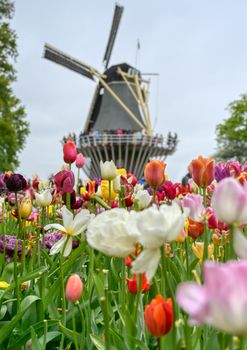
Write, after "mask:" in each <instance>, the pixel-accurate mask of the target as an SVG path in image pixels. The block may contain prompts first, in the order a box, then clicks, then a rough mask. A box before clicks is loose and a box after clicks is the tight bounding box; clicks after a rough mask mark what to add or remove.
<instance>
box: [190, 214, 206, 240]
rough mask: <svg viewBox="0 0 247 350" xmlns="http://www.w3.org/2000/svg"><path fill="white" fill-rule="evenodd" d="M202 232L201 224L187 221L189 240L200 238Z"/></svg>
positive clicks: (202, 225) (202, 226)
mask: <svg viewBox="0 0 247 350" xmlns="http://www.w3.org/2000/svg"><path fill="white" fill-rule="evenodd" d="M203 232H204V224H203V222H198V221H193V220H191V219H189V225H188V236H190V237H191V238H194V239H196V238H198V237H199V236H201V235H202V234H203Z"/></svg>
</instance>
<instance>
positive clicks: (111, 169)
mask: <svg viewBox="0 0 247 350" xmlns="http://www.w3.org/2000/svg"><path fill="white" fill-rule="evenodd" d="M100 172H101V177H102V179H104V180H113V179H115V177H116V176H117V168H116V165H115V164H114V162H113V160H111V161H110V162H108V161H106V162H104V163H103V162H102V160H101V161H100Z"/></svg>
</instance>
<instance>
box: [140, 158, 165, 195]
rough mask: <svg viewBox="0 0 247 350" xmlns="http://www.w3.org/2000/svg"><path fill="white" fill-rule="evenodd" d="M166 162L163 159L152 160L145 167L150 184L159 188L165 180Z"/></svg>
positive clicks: (146, 177) (146, 178)
mask: <svg viewBox="0 0 247 350" xmlns="http://www.w3.org/2000/svg"><path fill="white" fill-rule="evenodd" d="M165 168H166V163H164V162H163V161H161V160H151V161H150V162H149V163H147V164H146V166H145V169H144V178H145V180H146V182H147V183H148V185H149V186H150V187H152V188H155V189H157V188H158V187H159V186H161V185H162V184H163V182H164V181H165Z"/></svg>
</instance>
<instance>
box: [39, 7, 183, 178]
mask: <svg viewBox="0 0 247 350" xmlns="http://www.w3.org/2000/svg"><path fill="white" fill-rule="evenodd" d="M122 13H123V7H122V6H120V5H118V4H116V5H115V11H114V15H113V21H112V26H111V31H110V35H109V38H108V42H107V45H106V50H105V54H104V57H103V64H104V72H103V73H100V72H99V71H98V70H97V69H96V68H94V67H92V66H90V65H88V64H85V63H83V62H81V61H79V60H77V59H75V58H73V57H71V56H70V55H68V54H66V53H64V52H62V51H60V50H58V49H56V48H55V47H53V46H51V45H48V44H45V46H44V57H45V58H46V59H48V60H50V61H53V62H55V63H57V64H60V65H62V66H64V67H66V68H68V69H70V70H72V71H74V72H76V73H78V74H81V75H83V76H85V77H86V78H89V79H91V80H93V81H97V85H96V89H95V93H94V96H93V99H92V103H91V106H90V108H89V113H88V116H87V118H86V121H85V125H84V129H83V131H82V132H81V134H80V136H79V144H78V145H77V146H78V148H79V150H80V151H81V152H82V153H83V154H84V156H85V157H86V158H87V159H88V162H87V164H86V167H85V168H84V171H85V173H86V174H87V175H88V176H89V177H90V178H92V177H99V176H100V167H99V163H100V160H102V161H106V160H111V159H112V160H113V161H114V162H115V163H116V165H117V166H118V167H124V168H126V169H127V170H128V172H133V173H134V174H135V175H136V176H138V177H141V176H142V174H143V167H144V165H145V163H146V162H147V161H149V160H150V159H153V158H156V159H162V160H163V159H165V158H166V156H167V155H170V154H172V153H173V152H174V151H175V149H176V145H177V142H178V141H177V135H176V134H175V135H174V136H173V135H171V133H168V136H167V138H166V139H164V137H163V136H162V135H160V136H157V135H154V134H153V130H152V126H151V119H150V114H149V108H148V89H149V84H150V80H145V79H143V77H142V74H141V72H140V71H139V70H138V69H136V68H135V67H132V66H130V65H129V64H127V63H121V64H117V65H113V66H110V67H109V62H110V59H111V54H112V50H113V46H114V43H115V39H116V36H117V32H118V28H119V24H120V20H121V17H122Z"/></svg>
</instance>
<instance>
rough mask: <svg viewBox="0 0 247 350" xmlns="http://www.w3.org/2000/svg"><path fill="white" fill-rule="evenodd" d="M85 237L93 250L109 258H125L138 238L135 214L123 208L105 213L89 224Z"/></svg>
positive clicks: (133, 247)
mask: <svg viewBox="0 0 247 350" xmlns="http://www.w3.org/2000/svg"><path fill="white" fill-rule="evenodd" d="M86 236H87V241H88V243H89V245H90V246H91V247H93V248H94V249H97V250H99V251H100V252H102V253H104V254H106V255H109V256H117V257H122V258H123V257H126V256H127V255H129V254H130V253H131V252H133V250H134V249H135V243H136V242H137V241H138V238H139V234H138V231H137V229H136V227H135V213H130V212H128V211H127V210H126V209H123V208H115V209H112V210H108V211H105V212H103V213H101V214H99V215H97V216H96V217H95V218H94V219H93V220H92V221H91V222H90V224H89V225H88V229H87V233H86Z"/></svg>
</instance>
